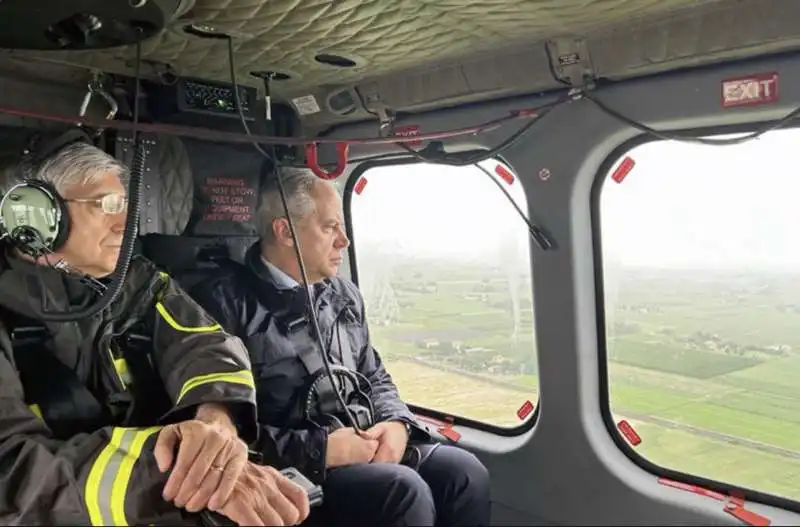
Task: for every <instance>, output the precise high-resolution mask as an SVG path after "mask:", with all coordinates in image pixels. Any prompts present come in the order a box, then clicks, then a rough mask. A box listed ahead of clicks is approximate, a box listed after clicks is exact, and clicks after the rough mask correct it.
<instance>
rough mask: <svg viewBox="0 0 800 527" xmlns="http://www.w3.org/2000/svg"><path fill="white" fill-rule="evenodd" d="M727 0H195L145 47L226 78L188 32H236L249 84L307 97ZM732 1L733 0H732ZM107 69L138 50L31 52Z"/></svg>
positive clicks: (219, 63) (180, 67) (213, 49)
mask: <svg viewBox="0 0 800 527" xmlns="http://www.w3.org/2000/svg"><path fill="white" fill-rule="evenodd" d="M714 1H718V0H196V1H194V2H193V5H190V6H188V9H183V11H185V12H184V13H183V14H182V15H180V16H179V17H178V19H176V20H174V21H173V22H172V24H171V25H172V28H171V30H167V31H164V32H163V33H162V34H161V35H160V36H158V37H156V38H153V39H152V40H150V41H149V42H147V43H146V44H145V45H144V46H143V52H144V57H145V58H147V59H149V60H154V61H159V62H163V63H167V64H170V65H171V66H172V67H173V68H174V69H175V71H176V72H177V73H178V74H181V75H190V76H201V77H207V78H215V79H220V80H227V79H228V78H229V73H228V64H227V62H228V61H227V49H226V43H225V42H224V41H209V40H199V39H197V38H195V37H191V36H187V35H185V34H183V33H182V31H181V28H182V27H183V26H184V25H186V24H188V23H189V22H196V23H204V24H208V25H211V26H213V27H215V28H218V29H221V30H224V31H226V32H229V33H233V34H234V35H235V36H236V37H237V39H236V44H235V46H236V60H237V66H238V73H239V76H240V79H241V80H242V82H252V83H260V81H255V80H254V79H253V78H251V77H249V75H248V74H249V72H250V71H253V70H278V71H283V72H287V73H289V75H291V76H292V77H293V78H292V79H291V80H288V81H285V82H282V83H280V85H277V84H276V86H275V90H276V92H277V93H278V94H281V93H283V94H288V93H300V92H302V91H303V90H308V89H310V88H312V87H317V86H321V85H326V84H342V83H348V82H353V81H356V80H359V79H361V78H363V77H365V76H367V75H369V76H375V75H385V74H388V73H391V72H394V71H400V70H405V69H410V68H414V67H416V66H419V65H421V64H425V63H429V62H441V61H445V60H451V59H456V58H465V57H468V56H469V55H471V54H473V53H479V52H485V51H489V50H492V49H497V48H505V47H508V46H509V45H514V44H518V43H521V42H525V41H536V40H540V39H542V38H547V37H550V36H552V35H561V34H565V33H577V34H580V33H582V32H585V31H587V30H588V29H591V28H597V27H600V26H607V25H613V24H616V23H623V22H624V23H625V24H631V23H635V21H636V20H638V19H640V18H642V17H644V16H648V17H653V16H660V15H661V14H663V13H664V12H665V11H669V10H671V9H675V8H679V7H684V6H698V5H701V4H708V3H713V2H714ZM725 1H727V2H731V1H732V0H725ZM318 53H337V54H341V55H344V56H346V57H349V58H351V59H353V60H354V62H356V66H355V67H351V68H338V67H332V66H328V65H325V64H320V63H317V62H315V60H314V56H315V55H316V54H318ZM24 55H26V56H28V57H30V56H38V57H42V58H48V59H52V60H55V61H58V62H61V61H65V62H69V63H74V64H75V63H77V64H83V65H88V66H92V67H99V68H102V69H105V70H107V71H130V70H129V68H128V66H129V65H130V62H131V61H132V59H133V57H134V54H133V51H132V50H131V49H124V48H123V49H116V50H111V51H105V52H99V53H98V52H95V53H80V52H71V53H63V52H54V53H25V54H24Z"/></svg>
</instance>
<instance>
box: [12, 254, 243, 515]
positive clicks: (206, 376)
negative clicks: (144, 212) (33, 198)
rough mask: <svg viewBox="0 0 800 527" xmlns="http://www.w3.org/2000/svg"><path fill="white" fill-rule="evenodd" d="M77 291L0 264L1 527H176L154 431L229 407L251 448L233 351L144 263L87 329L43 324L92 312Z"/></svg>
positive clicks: (69, 282) (235, 342)
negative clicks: (208, 409) (47, 314)
mask: <svg viewBox="0 0 800 527" xmlns="http://www.w3.org/2000/svg"><path fill="white" fill-rule="evenodd" d="M97 295H98V293H97V292H96V290H94V289H91V288H89V287H87V285H86V284H85V281H82V280H79V279H77V278H76V277H73V276H70V275H67V274H65V273H64V272H63V271H59V270H56V269H53V268H49V267H44V266H37V265H34V264H32V263H28V262H27V261H24V260H21V259H19V258H17V257H15V256H12V255H10V254H8V253H5V254H4V255H2V254H0V323H1V324H0V524H6V525H7V524H20V525H25V524H28V525H33V524H36V525H43V524H44V525H129V524H130V525H132V524H156V523H158V524H165V523H166V524H179V523H186V521H187V520H188V518H187V517H186V516H184V513H182V512H181V511H180V510H179V509H177V508H176V507H174V506H173V505H172V504H171V503H168V502H166V501H164V500H163V498H162V497H161V492H162V489H163V486H164V483H165V482H166V479H167V477H168V476H167V475H166V474H161V473H160V472H159V470H158V468H157V465H156V463H155V458H154V456H153V447H154V445H155V442H156V437H157V435H158V431H159V429H160V427H161V426H164V425H166V424H170V423H175V422H180V421H184V420H187V419H191V418H193V416H194V413H195V410H196V408H197V406H198V405H200V404H202V403H208V402H216V403H221V404H223V405H225V406H226V407H227V408H228V409H229V410H230V411H231V413H232V417H233V418H234V421H235V422H236V423H237V426H238V427H239V434H240V437H241V438H242V439H243V440H245V441H246V442H252V441H254V440H255V437H256V434H257V428H256V425H255V417H256V415H255V414H256V412H255V392H254V384H253V378H252V373H251V370H250V361H249V358H248V355H247V351H246V350H245V348H244V346H243V345H242V342H241V341H240V340H239V339H238V338H236V337H234V336H231V335H228V334H227V333H225V332H224V331H223V330H222V329H221V327H220V326H219V325H218V324H217V323H216V322H214V321H213V320H212V319H211V318H210V317H209V316H208V315H206V314H205V312H204V311H203V310H202V309H201V308H200V307H199V306H198V305H197V304H196V303H195V302H194V301H193V300H191V299H190V298H189V297H188V296H187V295H186V294H185V293H184V292H183V291H181V289H180V288H179V287H178V286H177V285H176V284H175V282H173V281H172V280H171V279H170V278H169V276H167V275H166V274H164V273H161V272H159V271H158V270H157V269H156V268H155V266H154V265H153V264H152V263H151V262H149V261H147V260H146V259H144V258H142V257H134V258H133V259H132V261H131V264H130V267H129V270H128V274H127V277H126V279H125V282H124V284H123V286H122V290H121V291H120V294H119V296H118V297H117V299H116V300H115V301H114V302H113V303H112V304H111V305H110V306H109V307H107V308H106V309H104V310H103V311H101V312H100V313H98V314H97V315H95V316H93V317H90V318H86V319H84V320H80V321H75V322H45V321H43V320H42V319H41V318H40V315H41V313H42V310H43V309H45V310H47V311H59V312H63V311H64V310H66V309H68V308H71V309H74V310H76V309H77V308H79V307H81V306H85V305H87V303H90V302H91V301H93V300H95V299H96V298H97Z"/></svg>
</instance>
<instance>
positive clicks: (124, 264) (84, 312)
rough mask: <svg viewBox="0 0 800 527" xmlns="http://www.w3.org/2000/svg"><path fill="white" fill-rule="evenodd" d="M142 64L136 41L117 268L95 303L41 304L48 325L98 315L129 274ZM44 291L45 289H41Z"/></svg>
mask: <svg viewBox="0 0 800 527" xmlns="http://www.w3.org/2000/svg"><path fill="white" fill-rule="evenodd" d="M141 64H142V44H141V42H140V41H137V42H136V64H135V82H136V86H135V89H134V92H135V93H134V97H135V99H134V102H133V130H132V135H133V160H132V162H131V171H130V182H129V185H128V214H127V216H126V218H125V221H126V224H125V232H124V233H123V235H122V247H121V248H120V253H119V257H118V260H117V265H116V267H115V269H114V273H113V275H112V278H111V283H110V284H109V286H108V289H106V290H105V291H104V292H103V293H102V294H101V295H100V298H98V299H97V301H96V302H95V303H94V304H91V303H90V305H88V306H86V307H83V308H80V309H78V310H70V309H69V304H67V306H68V307H67V310H66V311H65V312H62V313H57V312H49V311H47V310H46V308H45V307H44V305H42V312H41V314H40V315H39V318H41V319H42V320H44V321H47V322H72V321H75V320H83V319H85V318H89V317H92V316H94V315H95V314H97V313H99V312H100V311H102V310H104V309H106V308H107V307H108V306H110V305H111V303H112V302H113V301H114V300H116V299H117V297H118V296H119V293H120V291H122V286H123V283H124V282H125V278H126V276H127V274H128V268H129V266H130V263H131V257H132V256H133V250H134V247H135V244H136V235H137V231H138V226H139V213H140V196H141V193H142V175H143V173H144V157H145V152H144V146H143V145H142V143H141V140H140V137H139V132H138V130H137V126H138V124H139V98H140V95H141V87H140V77H141ZM42 291H44V288H43V289H42Z"/></svg>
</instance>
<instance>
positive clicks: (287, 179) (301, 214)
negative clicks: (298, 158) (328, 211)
mask: <svg viewBox="0 0 800 527" xmlns="http://www.w3.org/2000/svg"><path fill="white" fill-rule="evenodd" d="M281 170H282V171H281V181H282V182H283V189H284V190H285V191H286V204H287V205H288V207H289V214H290V215H291V216H292V220H293V221H297V220H301V219H303V218H306V217H307V216H308V215H309V214H312V213H313V212H314V210H315V209H316V203H314V198H313V197H312V196H311V191H312V189H313V188H314V185H315V184H316V183H324V181H323V180H321V179H319V178H318V177H317V176H315V175H314V174H312V173H310V172H308V171H306V170H298V169H291V168H282V169H281ZM285 217H286V212H285V211H284V209H283V201H281V193H280V189H279V187H278V180H277V178H276V177H275V175H274V174H271V175H270V176H269V178H268V179H267V181H266V182H265V183H264V187H263V191H262V193H261V202H260V203H259V206H258V211H257V212H256V228H257V229H258V237H259V238H260V239H261V241H262V242H264V243H270V242H273V241H275V233H273V232H272V222H273V221H275V220H277V219H278V218H285Z"/></svg>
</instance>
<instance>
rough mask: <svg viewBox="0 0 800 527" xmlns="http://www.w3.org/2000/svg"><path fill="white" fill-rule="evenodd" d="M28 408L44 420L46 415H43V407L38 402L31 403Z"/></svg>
mask: <svg viewBox="0 0 800 527" xmlns="http://www.w3.org/2000/svg"><path fill="white" fill-rule="evenodd" d="M28 408H30V409H31V412H33V413H35V414H36V417H38V418H39V419H42V420H44V417H42V409H41V407H40V406H39V405H38V404H36V403H34V404H29V405H28Z"/></svg>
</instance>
